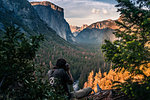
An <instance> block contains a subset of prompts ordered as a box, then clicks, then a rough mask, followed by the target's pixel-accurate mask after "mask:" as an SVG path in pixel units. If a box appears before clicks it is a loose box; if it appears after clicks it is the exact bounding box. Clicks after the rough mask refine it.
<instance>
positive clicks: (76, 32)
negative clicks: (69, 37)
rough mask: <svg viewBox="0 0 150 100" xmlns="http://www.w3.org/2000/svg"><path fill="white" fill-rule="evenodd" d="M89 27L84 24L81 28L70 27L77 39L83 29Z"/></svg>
mask: <svg viewBox="0 0 150 100" xmlns="http://www.w3.org/2000/svg"><path fill="white" fill-rule="evenodd" d="M87 27H88V25H87V24H83V25H82V26H81V27H78V26H73V25H70V29H71V32H72V33H73V35H74V36H75V37H76V36H77V35H78V33H79V32H81V31H82V30H83V29H85V28H87Z"/></svg>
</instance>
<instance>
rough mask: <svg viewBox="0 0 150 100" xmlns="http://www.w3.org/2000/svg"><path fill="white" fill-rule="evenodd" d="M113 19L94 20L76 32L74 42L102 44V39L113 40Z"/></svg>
mask: <svg viewBox="0 0 150 100" xmlns="http://www.w3.org/2000/svg"><path fill="white" fill-rule="evenodd" d="M117 28H118V26H117V25H116V23H115V21H114V20H110V19H109V20H104V21H101V22H96V23H93V24H91V25H89V26H88V27H86V28H85V29H84V30H82V31H81V32H79V33H78V35H77V36H76V42H77V43H81V44H98V45H99V44H103V43H104V40H105V39H106V40H110V41H114V40H115V39H116V37H115V35H114V34H113V31H114V29H117Z"/></svg>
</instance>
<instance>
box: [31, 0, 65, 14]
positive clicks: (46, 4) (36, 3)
mask: <svg viewBox="0 0 150 100" xmlns="http://www.w3.org/2000/svg"><path fill="white" fill-rule="evenodd" d="M31 5H33V6H34V5H44V6H51V8H52V9H53V10H57V11H60V12H64V9H63V8H61V7H59V6H57V5H55V4H53V3H51V2H48V1H41V2H31Z"/></svg>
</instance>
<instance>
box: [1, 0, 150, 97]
mask: <svg viewBox="0 0 150 100" xmlns="http://www.w3.org/2000/svg"><path fill="white" fill-rule="evenodd" d="M117 2H118V4H117V5H116V7H117V8H118V12H120V15H121V20H120V21H116V23H117V24H118V26H119V27H120V28H119V29H116V30H115V32H114V34H115V36H116V37H117V38H118V39H117V40H115V41H114V42H110V41H108V40H105V43H104V44H103V45H102V46H100V47H99V48H101V49H94V50H93V49H89V48H83V47H82V46H81V47H79V46H74V45H73V44H70V43H68V42H65V41H61V40H57V39H54V40H56V41H48V39H47V37H46V38H45V37H44V36H43V35H38V36H26V35H25V34H24V33H22V32H21V31H20V29H19V27H15V26H7V27H5V29H4V30H1V31H0V32H1V33H2V34H3V36H2V37H1V38H0V65H1V66H0V99H2V100H26V99H27V100H66V99H67V96H66V95H60V94H59V93H60V92H63V91H61V87H60V89H55V88H54V87H52V86H51V85H50V84H49V80H48V77H47V75H46V74H47V71H48V70H49V69H50V68H52V67H53V66H55V63H56V60H57V59H58V58H61V57H64V56H65V59H66V60H67V62H68V63H69V64H70V66H71V73H72V74H73V77H74V78H75V80H79V81H80V84H79V86H80V88H82V87H83V88H85V87H91V88H92V89H94V91H95V92H97V84H98V85H99V86H100V88H102V89H103V90H105V89H120V91H122V92H123V93H124V94H125V95H127V96H128V97H129V98H131V99H133V100H149V98H150V95H149V94H150V1H149V0H135V1H134V0H117ZM58 43H60V44H62V45H58ZM104 59H105V61H104ZM88 74H89V76H88ZM86 81H87V82H86Z"/></svg>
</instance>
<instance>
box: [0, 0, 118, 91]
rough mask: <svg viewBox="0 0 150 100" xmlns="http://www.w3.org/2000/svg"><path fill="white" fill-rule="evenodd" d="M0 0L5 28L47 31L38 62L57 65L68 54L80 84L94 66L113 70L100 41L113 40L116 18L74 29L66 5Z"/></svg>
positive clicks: (29, 32) (0, 16) (32, 32)
mask: <svg viewBox="0 0 150 100" xmlns="http://www.w3.org/2000/svg"><path fill="white" fill-rule="evenodd" d="M0 1H1V2H0V28H1V29H3V28H4V26H11V25H14V26H16V27H20V30H21V32H23V33H24V34H25V35H27V36H31V35H39V34H43V35H44V37H45V40H44V42H42V43H41V48H40V50H39V51H38V54H37V56H36V59H35V61H36V63H38V64H41V65H43V66H45V67H47V68H50V67H53V66H55V63H56V60H57V59H58V58H65V59H66V60H67V61H68V63H69V64H70V66H71V73H72V74H73V77H74V79H75V80H79V87H80V88H82V87H83V84H84V82H85V81H86V79H87V77H88V73H89V72H90V71H91V70H94V72H98V70H99V69H101V71H102V72H105V71H108V70H109V68H110V64H107V63H106V62H105V61H104V58H103V54H102V52H101V50H100V45H101V44H102V43H103V41H104V39H108V40H113V39H111V38H110V37H112V36H111V35H113V34H112V32H113V29H114V27H115V25H114V21H112V20H108V21H102V22H97V23H96V24H92V25H90V26H88V25H86V24H85V25H83V26H82V27H74V28H75V30H74V31H73V28H71V27H70V26H69V24H68V23H67V22H66V20H65V19H64V9H63V8H61V7H58V6H57V5H55V4H53V3H50V2H47V1H43V2H31V3H29V2H28V1H26V0H21V1H19V0H7V1H5V0H0ZM22 2H23V3H22ZM71 30H72V32H73V34H72V32H71ZM74 32H76V33H75V34H76V35H74ZM1 35H2V34H1Z"/></svg>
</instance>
